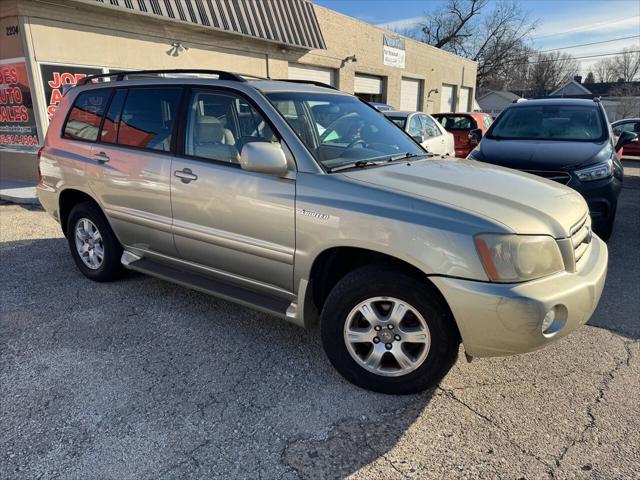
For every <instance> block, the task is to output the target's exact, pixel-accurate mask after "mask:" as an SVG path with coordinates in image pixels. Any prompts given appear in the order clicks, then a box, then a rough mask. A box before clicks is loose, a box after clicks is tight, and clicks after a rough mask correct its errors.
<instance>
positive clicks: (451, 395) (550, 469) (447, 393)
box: [437, 387, 554, 478]
mask: <svg viewBox="0 0 640 480" xmlns="http://www.w3.org/2000/svg"><path fill="white" fill-rule="evenodd" d="M437 388H438V390H440V391H441V392H442V393H443V394H444V395H445V396H446V397H448V398H450V399H452V400H454V401H456V402H458V403H459V404H460V405H462V406H463V407H465V408H466V409H467V410H469V411H471V412H472V413H474V414H475V415H476V416H478V417H480V418H481V419H483V420H484V421H485V422H487V423H489V424H491V425H492V426H493V427H495V428H497V429H498V430H500V431H501V432H502V433H504V435H505V438H506V440H507V441H508V442H509V443H510V444H511V445H513V446H514V447H515V448H517V449H518V450H520V452H522V453H523V454H525V455H528V456H530V457H532V458H534V459H535V460H536V461H538V462H539V463H540V464H542V465H543V466H544V467H545V468H546V469H547V473H548V474H549V477H551V478H553V477H554V475H553V466H552V465H550V464H549V463H548V462H545V461H544V460H543V459H542V458H540V457H539V456H538V455H536V454H535V453H533V452H531V451H529V450H527V449H526V448H524V447H523V446H522V445H520V444H519V443H518V442H516V441H515V440H513V438H511V435H510V434H509V431H508V430H507V429H506V428H504V427H503V426H502V425H500V424H499V423H497V422H496V421H495V420H493V419H492V418H491V417H488V416H487V415H485V414H483V413H482V412H480V411H478V410H477V409H475V408H474V407H472V406H471V405H469V404H468V403H466V402H465V401H463V400H461V399H460V398H458V397H457V396H456V395H455V394H454V393H453V391H452V390H447V389H444V388H442V387H437Z"/></svg>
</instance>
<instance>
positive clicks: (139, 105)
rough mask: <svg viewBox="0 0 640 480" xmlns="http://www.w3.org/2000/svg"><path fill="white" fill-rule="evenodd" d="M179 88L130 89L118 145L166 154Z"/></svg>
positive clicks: (121, 120)
mask: <svg viewBox="0 0 640 480" xmlns="http://www.w3.org/2000/svg"><path fill="white" fill-rule="evenodd" d="M180 92H181V89H179V88H131V89H129V94H128V95H127V99H126V101H125V104H124V108H123V110H122V115H121V118H120V124H119V129H118V144H119V145H128V146H131V147H142V148H150V149H152V150H159V151H163V152H168V151H169V150H170V149H171V136H172V134H173V124H174V123H175V119H176V110H177V108H178V103H179V101H180Z"/></svg>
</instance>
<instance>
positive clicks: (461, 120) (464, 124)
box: [435, 115, 478, 130]
mask: <svg viewBox="0 0 640 480" xmlns="http://www.w3.org/2000/svg"><path fill="white" fill-rule="evenodd" d="M435 117H436V119H437V120H438V121H439V122H440V125H442V126H443V127H444V128H445V129H446V130H473V129H474V128H478V125H477V124H476V121H475V120H474V119H473V118H471V117H467V116H466V115H436V116H435Z"/></svg>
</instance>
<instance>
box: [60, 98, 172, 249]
mask: <svg viewBox="0 0 640 480" xmlns="http://www.w3.org/2000/svg"><path fill="white" fill-rule="evenodd" d="M180 93H181V89H180V88H176V87H172V88H161V89H157V88H135V89H124V88H122V89H121V88H115V89H113V88H111V89H99V90H88V91H86V92H83V93H80V94H79V95H78V98H77V100H76V102H75V104H74V107H72V110H71V111H70V114H69V117H68V119H67V121H66V124H65V127H64V137H65V138H66V139H73V140H76V141H73V142H69V143H72V144H76V145H78V146H82V150H83V152H84V165H83V167H82V170H81V171H82V172H83V178H80V179H78V180H77V181H78V182H81V183H82V184H83V185H87V186H88V187H89V189H90V190H91V192H92V193H93V195H94V197H95V198H96V199H97V200H98V202H99V203H100V205H101V206H102V208H103V210H104V212H105V214H106V215H107V218H108V219H109V221H110V223H111V225H112V227H113V229H114V231H115V233H116V235H117V236H118V238H119V240H120V241H121V242H122V243H123V244H124V245H125V246H127V247H131V248H137V249H140V250H144V251H151V252H157V253H160V254H164V255H174V254H175V247H174V245H173V238H172V235H171V202H170V198H169V193H170V191H169V180H170V166H171V154H170V153H169V152H170V146H171V140H172V133H173V124H174V120H175V115H176V112H177V106H178V103H179V98H180ZM72 151H73V150H72Z"/></svg>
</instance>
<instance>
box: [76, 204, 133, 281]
mask: <svg viewBox="0 0 640 480" xmlns="http://www.w3.org/2000/svg"><path fill="white" fill-rule="evenodd" d="M66 233H67V241H68V243H69V249H70V250H71V256H72V257H73V260H74V261H75V262H76V265H77V266H78V269H79V270H80V271H81V272H82V274H83V275H84V276H85V277H87V278H90V279H91V280H94V281H96V282H110V281H113V280H116V279H117V278H119V277H120V276H121V275H122V272H123V268H122V264H121V263H120V258H121V257H122V246H121V245H120V242H118V239H117V238H116V236H115V234H114V233H113V230H112V229H111V226H110V225H109V222H107V219H106V218H105V216H104V215H103V213H102V211H100V209H99V208H98V207H97V206H96V205H95V204H94V203H91V202H82V203H79V204H78V205H76V206H75V207H73V208H72V209H71V212H70V213H69V218H68V220H67V228H66Z"/></svg>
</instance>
